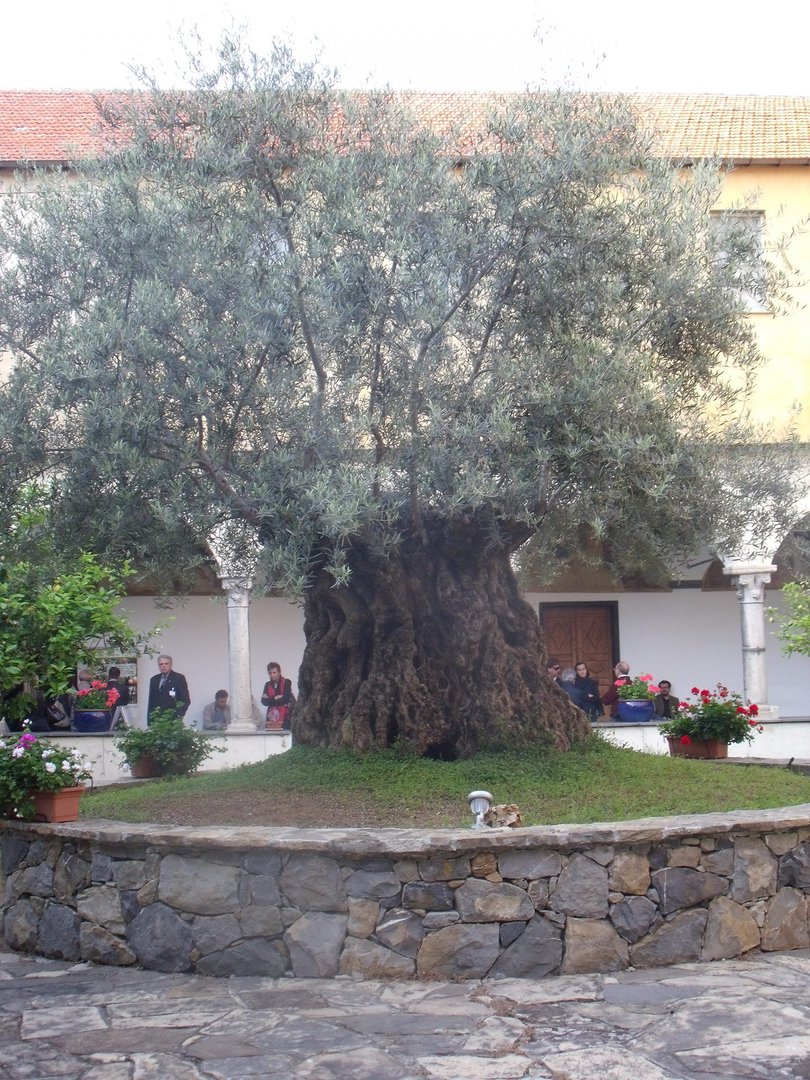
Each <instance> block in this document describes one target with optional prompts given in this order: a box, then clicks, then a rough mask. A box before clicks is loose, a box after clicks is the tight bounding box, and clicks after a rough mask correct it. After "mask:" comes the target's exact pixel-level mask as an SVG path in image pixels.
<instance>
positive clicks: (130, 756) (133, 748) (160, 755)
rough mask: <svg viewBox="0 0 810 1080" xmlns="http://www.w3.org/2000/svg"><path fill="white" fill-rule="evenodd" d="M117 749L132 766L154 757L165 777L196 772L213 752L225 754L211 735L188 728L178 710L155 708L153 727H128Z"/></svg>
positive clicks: (119, 735)
mask: <svg viewBox="0 0 810 1080" xmlns="http://www.w3.org/2000/svg"><path fill="white" fill-rule="evenodd" d="M115 746H116V749H117V750H119V751H120V753H121V754H122V756H123V758H124V761H125V762H126V764H127V765H129V766H130V767H131V766H132V765H134V764H135V763H136V762H138V761H140V760H141V758H144V757H147V756H151V757H153V758H154V759H155V761H156V762H157V763H158V766H159V767H160V772H161V773H162V774H163V775H164V776H186V775H187V774H188V773H192V772H195V771H196V769H198V768H199V766H200V765H202V763H203V762H204V761H207V760H208V758H210V757H211V755H212V754H215V753H223V751H224V747H222V746H214V745H213V743H212V742H211V740H210V738H209V737H208V735H207V734H206V733H205V732H203V731H197V730H196V728H190V727H186V725H185V723H184V722H183V718H182V717H180V716H178V715H177V713H176V712H175V711H174V709H154V710H153V711H152V713H151V715H150V718H149V727H147V728H134V727H128V728H126V729H125V730H124V731H123V732H121V733H120V734H118V735H116V737H115Z"/></svg>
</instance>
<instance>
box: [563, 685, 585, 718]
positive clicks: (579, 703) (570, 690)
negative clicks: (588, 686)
mask: <svg viewBox="0 0 810 1080" xmlns="http://www.w3.org/2000/svg"><path fill="white" fill-rule="evenodd" d="M562 688H563V690H564V691H565V692H566V694H568V696H569V697H570V698H571V700H572V701H573V703H574V704H575V705H576V707H577V708H578V709H582V710H583V711H584V710H585V698H584V697H583V695H582V691H581V690H579V689H578V687H577V686H576V685H575V684H574V683H572V682H565V681H563V684H562Z"/></svg>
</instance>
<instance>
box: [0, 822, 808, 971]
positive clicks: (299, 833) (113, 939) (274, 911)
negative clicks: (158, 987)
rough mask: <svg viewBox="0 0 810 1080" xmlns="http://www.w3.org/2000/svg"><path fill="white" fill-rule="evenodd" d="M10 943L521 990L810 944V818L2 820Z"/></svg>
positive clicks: (87, 954)
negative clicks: (350, 824) (495, 824)
mask: <svg viewBox="0 0 810 1080" xmlns="http://www.w3.org/2000/svg"><path fill="white" fill-rule="evenodd" d="M0 886H2V897H3V929H4V935H5V939H6V942H7V943H8V945H9V946H10V947H11V948H13V949H17V950H19V951H22V952H31V953H37V954H39V955H42V956H47V957H52V958H55V959H61V960H79V959H81V960H90V961H94V962H96V963H101V964H114V965H127V964H137V965H140V966H141V967H144V968H149V969H152V970H155V971H162V972H181V971H194V972H198V973H200V974H205V975H223V976H224V975H269V976H280V975H284V974H292V975H295V976H297V977H312V978H329V977H332V976H335V975H338V974H341V975H352V976H356V977H363V978H369V979H379V978H398V979H401V978H408V977H413V976H425V977H433V978H445V979H447V978H450V979H456V978H469V979H478V978H483V977H485V976H488V977H490V978H492V977H496V978H497V977H503V978H509V977H525V978H538V977H540V976H543V975H552V974H558V973H562V974H576V973H585V972H610V971H618V970H620V969H623V968H627V967H630V966H632V967H635V968H651V967H659V966H663V965H667V964H677V963H682V962H687V961H694V960H716V959H729V958H732V957H736V956H741V955H743V954H744V953H747V952H749V951H750V950H752V949H757V948H758V949H761V950H765V951H782V950H789V949H802V948H808V947H810V929H809V928H808V891H810V805H808V806H800V807H791V808H788V809H784V810H770V811H750V812H743V811H740V812H736V813H733V814H710V815H704V816H691V817H680V818H659V819H645V820H640V821H634V822H624V823H621V822H620V823H615V824H609V825H587V826H553V827H536V828H529V829H517V830H513V829H503V830H487V831H479V830H442V831H434V832H421V831H417V830H393V829H389V830H379V831H375V830H365V829H357V830H296V829H261V828H253V829H236V828H234V829H226V828H221V829H180V828H169V827H163V826H145V827H142V826H126V825H121V824H120V823H113V822H81V823H78V822H77V823H75V824H70V825H54V826H51V825H39V824H27V823H21V822H12V821H9V822H3V823H0Z"/></svg>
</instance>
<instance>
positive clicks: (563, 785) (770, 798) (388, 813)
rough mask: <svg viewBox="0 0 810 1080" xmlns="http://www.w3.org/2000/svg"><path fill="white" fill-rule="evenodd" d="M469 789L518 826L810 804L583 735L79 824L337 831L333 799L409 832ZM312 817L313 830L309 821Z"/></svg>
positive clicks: (170, 797) (282, 776)
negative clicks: (280, 816) (200, 811)
mask: <svg viewBox="0 0 810 1080" xmlns="http://www.w3.org/2000/svg"><path fill="white" fill-rule="evenodd" d="M475 788H485V789H487V790H489V791H490V792H492V794H493V796H494V800H495V802H496V803H516V804H517V805H518V806H519V807H520V810H521V812H522V815H523V824H524V825H538V824H544V823H545V824H552V823H558V822H581V823H584V822H591V821H617V820H622V819H626V818H636V817H649V816H658V815H668V814H686V813H708V812H710V811H720V810H734V809H756V808H765V807H776V806H791V805H795V804H797V803H805V802H810V777H807V776H803V775H800V774H798V773H793V772H790V771H788V770H787V769H784V768H775V767H773V768H771V767H759V766H741V765H730V764H727V763H718V762H709V761H690V760H685V759H682V758H669V757H666V756H658V755H654V754H641V753H637V752H635V751H632V750H624V749H619V748H617V747H614V746H611V745H610V744H608V743H606V742H604V741H603V740H602V739H600V738H599V737H598V736H597V735H593V736H591V738H590V739H589V740H588V741H587V742H586V743H585V744H584V745H583V746H581V747H578V748H577V749H575V750H573V751H571V752H569V753H557V752H553V753H540V752H533V751H526V752H524V753H519V754H518V753H504V754H479V755H477V756H475V757H473V758H469V759H467V760H465V761H456V762H438V761H429V760H425V759H423V758H416V757H410V756H403V755H401V754H398V753H396V752H395V751H386V752H381V753H374V754H369V755H366V756H362V757H358V756H355V755H353V754H349V753H343V752H341V753H334V752H330V751H323V750H310V749H307V748H305V747H294V748H293V749H291V750H289V751H288V752H287V753H285V754H280V755H277V756H274V757H271V758H268V759H267V760H266V761H263V762H261V763H259V764H256V765H244V766H241V767H239V768H237V769H233V770H229V771H225V772H218V773H211V774H207V775H203V776H197V777H190V778H188V779H184V780H172V781H168V780H164V781H154V782H150V783H146V784H141V785H137V786H136V785H126V786H121V787H115V788H106V789H105V788H102V789H100V790H99V791H98V792H97V793H95V794H90V795H87V796H85V798H84V799H83V801H82V815H83V816H84V817H96V818H113V819H118V820H123V821H132V822H138V821H140V822H144V821H161V820H167V818H166V816H165V809H166V807H167V806H171V808H172V816H171V820H172V821H176V822H178V823H183V822H187V823H188V824H195V823H197V815H196V812H195V807H200V806H202V805H204V804H205V805H208V806H211V805H215V806H221V807H222V808H223V816H222V819H221V823H222V824H244V823H251V824H261V820H260V819H258V818H257V816H256V815H257V813H258V812H257V811H256V809H255V808H256V807H258V806H260V805H261V801H262V800H265V801H266V802H270V801H272V803H273V804H274V805H276V806H283V805H284V800H285V797H286V798H287V799H288V800H290V801H292V799H293V797H296V798H297V799H298V800H299V804H300V803H302V802H305V803H306V805H307V807H308V808H309V809H310V810H311V812H312V815H313V817H312V819H311V820H309V821H308V822H307V823H309V824H323V825H327V824H330V823H333V822H335V818H334V816H330V807H331V806H332V804H333V803H334V802H336V801H337V800H343V802H344V803H346V804H349V805H354V804H355V803H356V804H357V805H358V806H362V808H363V813H364V815H365V816H364V818H363V820H362V821H357V822H354V821H352V822H351V823H357V824H367V825H373V824H375V823H384V824H392V818H393V821H395V822H397V823H399V824H402V825H407V826H412V827H435V826H437V825H438V826H465V825H469V824H470V821H471V818H470V815H469V813H468V810H467V803H466V796H467V794H468V792H470V791H472V790H473V789H475ZM302 797H305V798H302ZM240 807H241V810H240ZM320 807H322V808H323V817H324V820H323V821H318V820H315V817H316V816H317V810H318V808H320ZM392 812H393V813H392ZM242 813H244V815H245V816H241V815H242ZM273 823H274V824H279V823H280V822H279V821H277V820H276V821H273ZM338 823H339V822H338ZM290 824H296V822H295V821H291V822H290Z"/></svg>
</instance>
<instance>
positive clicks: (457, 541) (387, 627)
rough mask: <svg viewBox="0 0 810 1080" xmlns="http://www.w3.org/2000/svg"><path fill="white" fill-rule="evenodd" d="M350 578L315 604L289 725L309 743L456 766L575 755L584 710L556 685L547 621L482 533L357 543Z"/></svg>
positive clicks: (322, 588) (308, 605) (329, 587)
mask: <svg viewBox="0 0 810 1080" xmlns="http://www.w3.org/2000/svg"><path fill="white" fill-rule="evenodd" d="M350 565H351V568H352V577H351V579H350V582H349V584H348V585H347V586H339V587H338V586H335V585H334V581H333V579H332V578H331V576H330V575H329V574H327V573H326V572H321V573H320V575H319V576H318V577H317V578H316V581H315V583H314V585H313V586H312V588H311V589H308V590H307V593H306V596H305V609H304V610H305V622H304V631H305V635H306V649H305V652H304V658H303V662H302V664H301V669H300V672H299V702H298V704H297V706H296V708H295V710H294V714H293V719H292V729H293V735H294V738H295V741H296V742H298V743H300V744H303V745H308V746H319V747H332V748H335V749H338V748H351V749H353V750H357V751H367V750H371V749H375V748H382V747H388V746H394V745H401V746H403V747H404V748H405V749H407V750H410V751H413V752H415V753H417V754H420V755H427V756H433V757H439V758H443V759H448V760H452V759H454V758H457V757H466V756H468V755H470V754H473V753H475V752H476V751H477V750H482V749H507V748H511V749H514V748H521V747H525V746H538V745H539V746H542V745H547V746H554V747H557V748H559V749H568V748H569V747H570V745H571V743H572V741H575V740H577V739H579V738H582V737H583V736H584V735H585V733H586V732H587V731H588V724H587V721H586V719H585V717H584V714H583V713H582V712H580V710H578V709H576V708H574V706H573V705H572V704H571V702H570V700H569V699H568V697H567V696H566V695H565V693H564V692H563V691H562V690H560V689H559V688H558V687H557V686H555V685H554V684H553V683H551V682H550V680H549V679H548V675H547V673H546V656H545V651H544V648H543V644H542V637H541V631H540V623H539V620H538V618H537V616H536V615H535V613H534V611H533V610H532V608H531V607H530V606H529V604H527V603H526V602H525V601H524V600H523V598H522V597H521V596H520V593H519V591H518V587H517V581H516V579H515V575H514V573H513V571H512V567H511V564H510V559H509V552H508V551H506V550H498V549H493V548H492V547H491V546H488V545H487V543H486V541H485V538H484V535H483V533H482V531H481V530H480V529H478V528H477V527H471V526H467V527H462V526H458V527H454V528H450V527H448V525H447V523H446V522H444V523H434V525H433V527H431V526H427V529H426V535H425V536H424V537H423V538H422V539H421V540H419V539H416V538H411V539H409V538H405V539H404V540H403V541H402V543H401V544H400V545H398V547H397V548H396V550H395V551H393V552H392V553H391V554H390V555H389V556H388V557H381V556H380V555H379V554H374V553H372V552H371V551H369V550H368V549H365V548H364V547H363V546H362V545H359V544H358V545H356V546H355V547H354V548H353V550H352V552H351V554H350Z"/></svg>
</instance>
